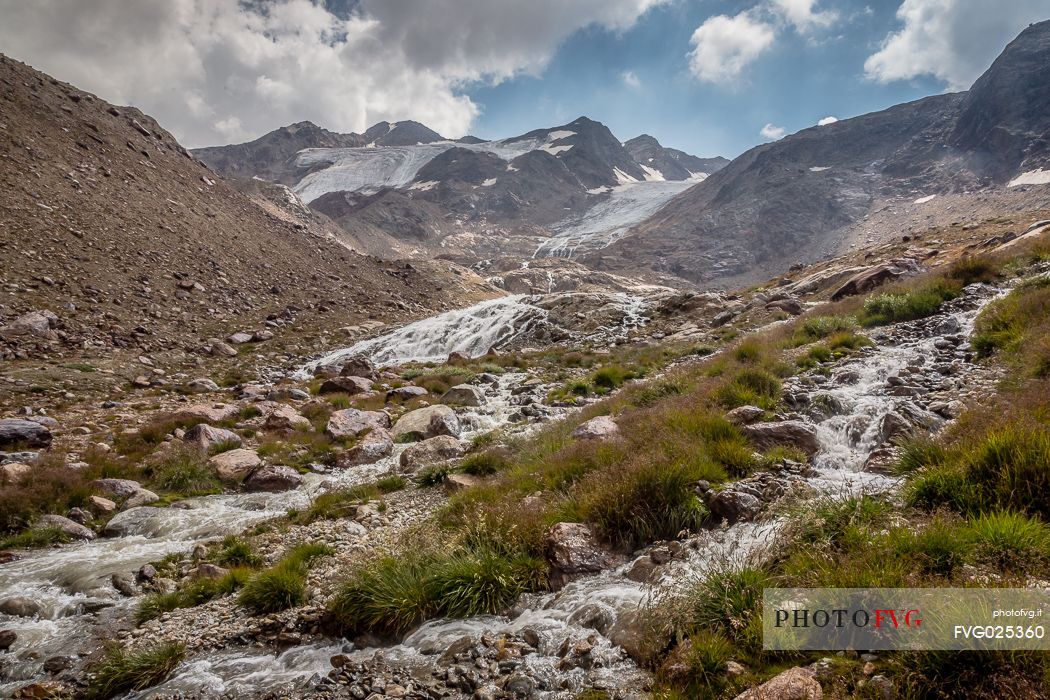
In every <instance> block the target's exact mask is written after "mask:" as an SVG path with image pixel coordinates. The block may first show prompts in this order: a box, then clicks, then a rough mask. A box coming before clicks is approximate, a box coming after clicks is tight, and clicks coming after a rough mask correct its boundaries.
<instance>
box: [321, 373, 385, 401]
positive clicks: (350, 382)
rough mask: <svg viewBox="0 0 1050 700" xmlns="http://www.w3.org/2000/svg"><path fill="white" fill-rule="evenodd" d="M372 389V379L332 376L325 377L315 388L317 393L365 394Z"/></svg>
mask: <svg viewBox="0 0 1050 700" xmlns="http://www.w3.org/2000/svg"><path fill="white" fill-rule="evenodd" d="M369 391H372V380H371V379H365V378H364V377H332V378H331V379H326V380H325V381H324V383H323V384H321V388H320V389H318V390H317V393H319V394H338V393H343V394H350V395H351V396H353V395H355V394H365V393H367V392H369Z"/></svg>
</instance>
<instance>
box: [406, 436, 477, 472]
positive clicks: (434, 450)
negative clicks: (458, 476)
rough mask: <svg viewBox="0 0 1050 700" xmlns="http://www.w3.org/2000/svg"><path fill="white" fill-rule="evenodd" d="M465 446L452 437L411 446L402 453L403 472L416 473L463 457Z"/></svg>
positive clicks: (431, 439) (434, 439)
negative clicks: (432, 465)
mask: <svg viewBox="0 0 1050 700" xmlns="http://www.w3.org/2000/svg"><path fill="white" fill-rule="evenodd" d="M463 449H464V448H463V445H462V444H460V442H459V440H458V439H456V438H454V437H452V436H451V435H439V436H437V437H432V438H428V439H426V440H423V441H421V442H417V443H415V444H414V445H411V446H409V447H408V448H407V449H405V451H404V452H402V453H401V457H400V464H401V470H402V471H405V472H410V473H411V472H415V471H417V470H419V469H420V468H422V467H426V466H429V465H431V464H437V463H438V462H445V461H447V460H450V459H455V458H456V457H460V456H462V455H463Z"/></svg>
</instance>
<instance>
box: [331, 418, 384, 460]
mask: <svg viewBox="0 0 1050 700" xmlns="http://www.w3.org/2000/svg"><path fill="white" fill-rule="evenodd" d="M393 451H394V439H393V438H392V437H391V436H390V431H389V430H386V429H385V428H375V429H374V430H372V431H370V432H368V433H366V434H365V436H364V437H363V438H361V439H360V440H359V441H358V443H357V444H356V445H354V446H353V447H351V448H350V449H349V450H347V451H346V452H344V453H342V454H341V455H339V458H338V460H337V461H336V466H337V467H343V468H345V467H356V466H359V465H362V464H375V463H376V462H378V461H379V460H381V459H383V458H384V457H389V456H390V455H391V454H392V453H393Z"/></svg>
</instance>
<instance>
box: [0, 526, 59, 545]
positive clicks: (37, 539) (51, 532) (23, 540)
mask: <svg viewBox="0 0 1050 700" xmlns="http://www.w3.org/2000/svg"><path fill="white" fill-rule="evenodd" d="M70 539H72V538H71V537H70V536H69V535H67V534H66V533H64V532H62V531H61V530H57V529H54V528H42V529H36V528H31V529H29V530H24V531H22V532H20V533H18V534H17V535H12V536H11V537H8V538H6V539H3V540H0V549H39V548H41V547H50V546H51V545H53V544H62V543H63V542H69V540H70Z"/></svg>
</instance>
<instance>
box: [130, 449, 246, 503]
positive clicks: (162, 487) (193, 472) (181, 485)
mask: <svg viewBox="0 0 1050 700" xmlns="http://www.w3.org/2000/svg"><path fill="white" fill-rule="evenodd" d="M230 444H231V445H233V443H230ZM231 449H232V447H231ZM147 474H148V475H149V480H150V485H151V486H153V487H154V488H156V489H157V490H158V491H161V492H165V493H176V494H180V495H182V496H204V495H207V494H212V493H220V492H221V491H222V483H221V482H220V481H219V479H218V478H217V477H216V476H215V472H213V471H212V469H211V467H209V466H208V463H207V460H206V458H205V455H203V454H202V453H201V452H200V451H198V450H196V449H193V448H191V447H181V446H180V447H178V448H176V449H174V450H173V451H172V453H171V454H170V455H168V456H166V457H165V458H164V459H163V460H161V461H160V462H159V463H158V464H157V465H156V466H151V467H149V468H148V469H147Z"/></svg>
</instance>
